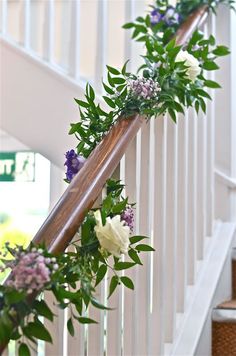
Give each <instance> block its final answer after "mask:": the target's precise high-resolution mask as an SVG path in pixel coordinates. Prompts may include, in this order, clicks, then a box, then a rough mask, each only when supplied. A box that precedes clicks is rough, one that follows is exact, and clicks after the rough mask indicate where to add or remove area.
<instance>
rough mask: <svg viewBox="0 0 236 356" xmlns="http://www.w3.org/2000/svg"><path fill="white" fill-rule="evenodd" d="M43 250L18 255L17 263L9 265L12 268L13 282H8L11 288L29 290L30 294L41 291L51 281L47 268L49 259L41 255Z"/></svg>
mask: <svg viewBox="0 0 236 356" xmlns="http://www.w3.org/2000/svg"><path fill="white" fill-rule="evenodd" d="M41 251H42V250H40V251H39V250H38V251H37V250H36V249H34V250H31V251H30V252H28V253H21V254H20V255H18V260H17V261H16V262H17V263H16V264H15V263H14V264H12V262H11V263H10V264H8V267H11V268H12V275H11V280H9V281H8V282H7V285H8V286H9V287H12V288H15V289H18V290H27V293H28V294H30V293H31V292H32V291H34V290H37V291H39V290H41V289H43V287H44V286H45V284H47V283H48V282H49V281H50V273H51V272H50V270H49V268H48V267H47V262H48V261H46V260H47V259H46V258H45V257H44V256H43V255H42V254H41V253H42V252H41Z"/></svg>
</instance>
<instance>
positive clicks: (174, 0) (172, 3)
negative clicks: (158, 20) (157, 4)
mask: <svg viewBox="0 0 236 356" xmlns="http://www.w3.org/2000/svg"><path fill="white" fill-rule="evenodd" d="M177 2H178V1H177V0H169V1H168V5H169V6H173V7H176V5H177Z"/></svg>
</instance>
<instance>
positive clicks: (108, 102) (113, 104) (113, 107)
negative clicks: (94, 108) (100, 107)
mask: <svg viewBox="0 0 236 356" xmlns="http://www.w3.org/2000/svg"><path fill="white" fill-rule="evenodd" d="M103 99H104V100H105V102H106V103H107V104H108V105H109V106H110V107H111V108H112V109H115V108H116V104H115V103H114V101H113V100H111V98H108V96H103Z"/></svg>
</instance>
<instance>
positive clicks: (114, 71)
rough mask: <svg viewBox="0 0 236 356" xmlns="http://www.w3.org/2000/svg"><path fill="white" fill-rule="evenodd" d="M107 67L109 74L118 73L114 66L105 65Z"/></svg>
mask: <svg viewBox="0 0 236 356" xmlns="http://www.w3.org/2000/svg"><path fill="white" fill-rule="evenodd" d="M107 69H108V70H109V72H110V73H111V74H114V75H119V74H120V71H119V70H118V69H116V68H114V67H110V66H107ZM113 79H114V78H113Z"/></svg>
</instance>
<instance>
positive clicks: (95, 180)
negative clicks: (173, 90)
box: [0, 6, 208, 354]
mask: <svg viewBox="0 0 236 356" xmlns="http://www.w3.org/2000/svg"><path fill="white" fill-rule="evenodd" d="M207 14H208V8H207V6H202V7H200V8H198V9H197V10H196V11H194V13H193V14H191V15H190V16H189V17H188V19H187V20H186V21H185V22H184V23H183V24H182V25H181V27H180V28H179V30H178V31H177V33H176V43H177V44H178V45H183V44H185V43H186V42H187V40H188V39H189V37H190V36H191V34H192V33H193V32H194V31H195V30H196V28H198V27H199V26H200V25H201V24H202V23H203V22H204V21H205V20H206V18H207ZM144 122H145V118H144V117H142V116H140V115H138V114H137V115H133V116H131V117H128V118H120V119H119V120H118V122H117V123H116V124H115V125H114V126H113V127H112V128H111V130H110V132H109V133H108V134H107V136H106V137H104V139H103V140H102V142H101V143H100V144H99V145H98V146H97V147H96V149H95V150H94V151H93V152H92V154H91V155H90V156H89V158H88V159H87V161H86V163H85V164H84V166H83V167H82V169H81V170H80V172H79V173H78V174H77V175H76V177H74V179H73V181H72V182H71V183H70V184H69V186H68V188H67V190H66V191H65V192H64V194H63V195H62V197H61V199H60V200H59V202H58V203H57V204H56V206H55V208H54V209H53V210H52V212H51V213H50V215H49V216H48V218H47V219H46V221H45V222H44V224H43V225H42V227H41V228H40V229H39V231H38V233H37V234H36V236H35V237H34V239H33V243H34V244H41V243H45V245H46V247H47V248H48V249H49V251H50V252H53V253H59V252H63V251H64V250H65V249H66V248H67V246H68V244H69V242H70V241H71V240H72V239H73V237H74V235H75V233H76V232H77V231H78V228H79V226H80V225H81V223H82V221H83V219H84V217H85V215H86V213H87V211H88V210H89V209H90V208H91V207H92V206H93V204H94V202H95V201H96V199H97V197H98V196H99V194H100V192H101V190H102V188H103V186H104V184H105V182H106V180H107V179H108V178H109V177H110V176H111V174H112V173H113V171H114V170H115V168H116V167H117V165H118V164H119V161H120V159H121V158H122V156H123V155H124V153H125V151H126V149H127V147H128V145H129V144H130V142H131V141H132V140H133V139H134V138H135V136H136V134H137V132H138V131H139V129H140V127H141V125H142V124H144ZM9 278H10V277H9ZM9 336H10V335H9ZM5 347H6V343H5V344H1V345H0V354H2V352H3V350H4V348H5Z"/></svg>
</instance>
